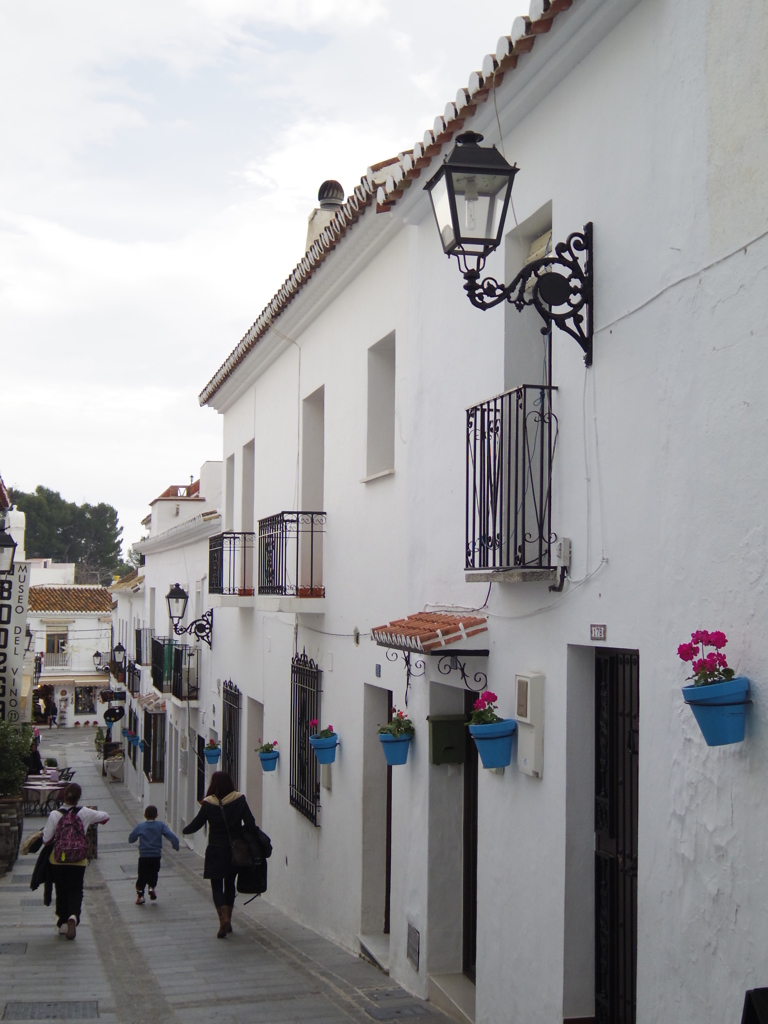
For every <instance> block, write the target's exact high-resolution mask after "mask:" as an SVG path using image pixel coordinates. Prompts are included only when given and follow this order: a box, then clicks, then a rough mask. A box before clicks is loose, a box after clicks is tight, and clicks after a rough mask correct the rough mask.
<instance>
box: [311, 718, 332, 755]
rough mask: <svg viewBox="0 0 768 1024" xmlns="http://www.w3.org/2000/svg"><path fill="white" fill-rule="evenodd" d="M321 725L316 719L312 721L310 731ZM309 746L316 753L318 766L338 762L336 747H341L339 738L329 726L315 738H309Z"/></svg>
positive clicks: (316, 734)
mask: <svg viewBox="0 0 768 1024" xmlns="http://www.w3.org/2000/svg"><path fill="white" fill-rule="evenodd" d="M319 724H320V723H319V722H318V720H317V719H316V718H312V719H310V722H309V727H310V729H316V728H317V727H318V725H319ZM309 745H310V747H312V749H313V750H314V752H315V757H316V758H317V763H318V764H333V762H334V761H335V760H336V747H338V745H339V737H338V736H337V735H336V733H335V732H334V731H333V726H332V725H329V726H328V727H327V728H325V729H321V730H320V732H318V733H315V735H314V736H310V737H309Z"/></svg>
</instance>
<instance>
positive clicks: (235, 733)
mask: <svg viewBox="0 0 768 1024" xmlns="http://www.w3.org/2000/svg"><path fill="white" fill-rule="evenodd" d="M222 692H223V732H224V749H223V750H222V755H223V756H222V760H223V762H224V763H223V768H224V771H225V772H229V774H230V775H231V776H232V781H233V782H234V784H235V789H237V788H238V782H239V775H240V705H241V701H242V698H241V696H240V691H239V690H238V688H237V687H236V686H235V685H234V683H233V682H232V680H231V679H227V680H225V681H224V687H223V691H222Z"/></svg>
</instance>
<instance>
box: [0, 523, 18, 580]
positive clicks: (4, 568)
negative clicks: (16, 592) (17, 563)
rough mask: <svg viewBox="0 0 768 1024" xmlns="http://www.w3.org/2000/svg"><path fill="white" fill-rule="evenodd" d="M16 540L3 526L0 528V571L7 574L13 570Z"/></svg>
mask: <svg viewBox="0 0 768 1024" xmlns="http://www.w3.org/2000/svg"><path fill="white" fill-rule="evenodd" d="M15 554H16V541H15V540H14V539H13V537H12V536H11V535H10V533H8V531H7V530H6V529H5V528H4V527H3V528H2V529H0V573H3V574H4V575H6V576H9V575H10V574H11V573H12V572H13V559H14V556H15Z"/></svg>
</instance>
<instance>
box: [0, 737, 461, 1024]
mask: <svg viewBox="0 0 768 1024" xmlns="http://www.w3.org/2000/svg"><path fill="white" fill-rule="evenodd" d="M91 733H92V730H88V731H87V732H85V733H84V734H82V735H81V734H80V732H79V730H78V732H77V733H75V732H74V731H73V730H63V729H62V730H60V731H59V732H56V733H53V734H50V733H48V732H45V733H44V735H43V744H42V751H41V752H42V754H43V756H44V757H50V756H56V757H58V758H59V764H60V765H63V764H67V765H69V766H71V767H74V768H75V769H76V775H75V778H74V781H76V782H79V783H80V785H81V786H82V787H83V798H82V800H83V803H86V804H95V805H97V806H98V807H99V809H100V810H106V811H107V812H108V813H109V815H110V820H109V822H108V823H107V824H106V825H100V826H99V855H98V859H97V860H95V861H93V862H92V863H91V864H90V865H89V867H88V869H87V871H86V875H85V900H84V904H83V917H82V922H81V924H80V927H79V928H78V931H77V938H76V940H75V941H74V942H68V941H67V940H66V939H65V938H64V937H63V936H60V935H58V933H57V932H56V929H55V927H54V925H55V918H54V913H53V908H52V907H45V906H44V905H43V896H42V888H41V889H38V890H37V891H36V892H31V891H30V889H29V878H30V875H31V873H32V869H33V867H34V860H35V858H34V856H27V857H20V858H19V860H18V861H17V862H16V865H15V867H14V870H13V872H12V873H10V874H8V875H6V876H5V877H4V878H2V879H0V924H1V925H2V935H1V936H0V1020H3V1021H6V1020H17V1021H18V1020H55V1019H67V1020H70V1021H76V1022H79V1021H85V1020H93V1019H98V1020H100V1021H103V1022H104V1024H112V1022H115V1024H160V1022H162V1024H175V1022H179V1024H194V1022H197V1021H200V1022H202V1021H206V1022H208V1021H210V1020H211V1019H213V1020H215V1022H216V1024H245V1022H248V1024H262V1022H264V1024H267V1022H269V1024H310V1022H312V1024H349V1022H350V1021H354V1022H356V1024H372V1022H373V1021H375V1020H398V1019H400V1018H402V1017H414V1018H424V1019H425V1024H446V1022H447V1018H446V1017H444V1016H443V1015H442V1014H441V1013H440V1012H439V1011H438V1010H436V1009H435V1008H434V1007H432V1006H431V1005H430V1004H429V1003H422V1002H421V1001H420V1000H418V999H415V998H413V997H412V996H410V995H409V994H408V993H406V992H405V991H403V990H402V989H400V988H399V987H398V986H397V985H394V984H393V983H392V982H391V981H390V979H389V978H388V977H387V976H386V975H385V974H383V973H382V972H381V971H379V970H378V968H376V967H374V966H372V965H371V964H369V963H367V962H366V961H364V960H361V959H360V958H358V957H355V956H353V955H352V954H350V953H347V952H346V951H344V950H343V949H341V948H340V947H338V946H336V945H335V944H334V943H332V942H329V941H327V940H326V939H323V938H321V937H320V936H319V935H317V934H316V933H315V932H312V931H310V930H309V929H308V928H304V927H303V926H301V925H299V924H297V923H296V922H294V921H292V920H291V919H290V918H288V917H286V916H285V915H284V914H281V913H280V912H279V911H278V910H276V909H275V908H274V907H273V906H271V905H270V904H269V903H268V902H267V901H266V900H265V899H264V898H263V897H260V898H259V899H257V900H254V902H253V903H252V904H251V905H250V906H249V907H247V908H244V907H243V905H242V897H238V902H237V904H236V906H235V914H234V918H233V925H234V929H235V931H234V934H233V935H230V936H229V937H228V938H227V939H226V940H224V941H222V940H218V939H217V938H216V917H215V913H214V909H213V906H212V903H211V898H210V889H209V885H208V882H205V881H204V880H203V878H202V859H201V858H200V857H198V856H197V855H196V854H194V853H193V852H192V851H191V850H188V849H185V847H184V845H182V849H181V852H180V853H178V854H177V853H175V852H174V851H173V850H172V849H171V847H170V845H166V844H164V851H163V865H162V869H161V872H160V882H159V886H158V895H159V898H158V900H157V902H156V903H150V901H149V900H147V903H146V904H145V905H144V906H143V907H137V906H136V905H135V903H134V900H135V892H134V889H133V882H134V880H135V870H136V858H137V847H136V846H135V845H134V846H130V845H129V844H128V841H127V836H128V833H129V831H130V829H131V828H132V827H133V825H134V824H135V823H136V822H137V821H138V820H140V818H141V810H140V807H139V805H138V803H137V802H136V801H135V800H133V798H132V797H131V796H130V794H129V793H128V790H127V787H125V786H123V785H116V784H114V783H112V784H108V783H107V782H106V780H102V778H101V775H100V767H101V766H100V763H98V762H96V761H95V759H94V758H93V755H92V752H91V751H92V749H93V748H92V735H91ZM43 821H44V819H43V818H41V817H35V818H28V819H27V821H26V822H25V826H24V828H25V834H29V831H31V830H35V829H37V828H39V827H40V826H41V824H42V822H43ZM56 1003H58V1004H59V1005H58V1006H57V1005H54V1004H56ZM78 1004H80V1005H78Z"/></svg>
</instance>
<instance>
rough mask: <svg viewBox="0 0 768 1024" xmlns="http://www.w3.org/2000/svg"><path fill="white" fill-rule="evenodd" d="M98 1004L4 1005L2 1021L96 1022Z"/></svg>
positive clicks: (93, 1002) (95, 1002)
mask: <svg viewBox="0 0 768 1024" xmlns="http://www.w3.org/2000/svg"><path fill="white" fill-rule="evenodd" d="M98 1016H99V1004H98V1002H97V1001H96V1000H93V1001H92V1002H84V1003H81V1002H60V1003H6V1004H5V1012H4V1013H3V1016H2V1019H3V1020H97V1019H98Z"/></svg>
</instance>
